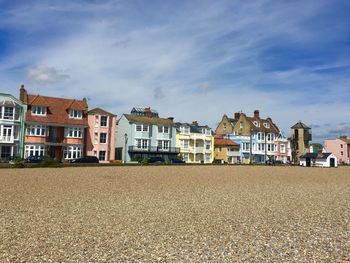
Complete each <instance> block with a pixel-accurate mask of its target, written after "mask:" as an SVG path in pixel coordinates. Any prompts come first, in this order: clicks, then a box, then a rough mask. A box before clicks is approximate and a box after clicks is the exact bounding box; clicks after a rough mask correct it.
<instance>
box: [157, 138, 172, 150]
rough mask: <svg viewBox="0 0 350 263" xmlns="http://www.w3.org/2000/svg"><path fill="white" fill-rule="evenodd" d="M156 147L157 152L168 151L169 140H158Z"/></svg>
mask: <svg viewBox="0 0 350 263" xmlns="http://www.w3.org/2000/svg"><path fill="white" fill-rule="evenodd" d="M157 147H158V149H159V150H169V148H170V141H169V140H158V144H157Z"/></svg>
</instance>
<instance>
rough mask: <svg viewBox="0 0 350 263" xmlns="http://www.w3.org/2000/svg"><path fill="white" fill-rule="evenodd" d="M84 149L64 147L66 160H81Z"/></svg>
mask: <svg viewBox="0 0 350 263" xmlns="http://www.w3.org/2000/svg"><path fill="white" fill-rule="evenodd" d="M82 150H83V149H82V147H81V146H68V147H64V150H63V156H64V159H76V158H80V157H81V155H82Z"/></svg>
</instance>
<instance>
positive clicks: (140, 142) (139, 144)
mask: <svg viewBox="0 0 350 263" xmlns="http://www.w3.org/2000/svg"><path fill="white" fill-rule="evenodd" d="M135 145H136V148H137V149H142V150H148V147H149V142H148V140H147V139H135Z"/></svg>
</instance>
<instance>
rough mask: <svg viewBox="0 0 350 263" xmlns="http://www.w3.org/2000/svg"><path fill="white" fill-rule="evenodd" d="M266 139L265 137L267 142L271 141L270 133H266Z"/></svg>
mask: <svg viewBox="0 0 350 263" xmlns="http://www.w3.org/2000/svg"><path fill="white" fill-rule="evenodd" d="M266 137H267V140H268V141H271V134H270V133H268V134H267V135H266Z"/></svg>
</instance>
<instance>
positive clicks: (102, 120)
mask: <svg viewBox="0 0 350 263" xmlns="http://www.w3.org/2000/svg"><path fill="white" fill-rule="evenodd" d="M101 127H107V116H101Z"/></svg>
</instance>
